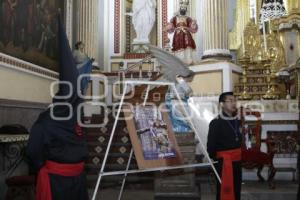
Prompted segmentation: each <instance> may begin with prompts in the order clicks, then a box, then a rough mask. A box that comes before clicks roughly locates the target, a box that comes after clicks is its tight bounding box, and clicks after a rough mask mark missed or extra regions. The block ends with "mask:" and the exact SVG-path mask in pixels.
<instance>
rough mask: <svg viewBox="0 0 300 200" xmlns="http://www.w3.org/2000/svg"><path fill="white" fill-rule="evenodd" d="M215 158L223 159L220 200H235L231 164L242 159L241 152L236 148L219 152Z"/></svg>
mask: <svg viewBox="0 0 300 200" xmlns="http://www.w3.org/2000/svg"><path fill="white" fill-rule="evenodd" d="M217 158H223V166H222V178H221V179H222V183H221V198H220V199H221V200H235V195H234V182H233V169H232V162H233V161H240V160H241V159H242V150H241V149H240V148H238V149H233V150H227V151H219V152H217Z"/></svg>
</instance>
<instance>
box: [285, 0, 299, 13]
mask: <svg viewBox="0 0 300 200" xmlns="http://www.w3.org/2000/svg"><path fill="white" fill-rule="evenodd" d="M287 7H288V14H292V13H299V12H300V1H299V0H288V1H287Z"/></svg>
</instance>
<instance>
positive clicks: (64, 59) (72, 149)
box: [27, 17, 93, 200]
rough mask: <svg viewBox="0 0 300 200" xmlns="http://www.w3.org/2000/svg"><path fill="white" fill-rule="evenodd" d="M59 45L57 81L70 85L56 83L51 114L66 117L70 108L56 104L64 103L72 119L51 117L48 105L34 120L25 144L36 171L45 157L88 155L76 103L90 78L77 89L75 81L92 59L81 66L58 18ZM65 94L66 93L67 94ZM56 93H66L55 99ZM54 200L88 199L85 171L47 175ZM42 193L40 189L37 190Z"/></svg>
mask: <svg viewBox="0 0 300 200" xmlns="http://www.w3.org/2000/svg"><path fill="white" fill-rule="evenodd" d="M58 41H59V42H58V44H59V64H60V66H59V80H60V81H67V82H69V83H70V84H71V85H72V87H68V86H67V85H65V84H59V87H58V92H57V93H56V96H55V97H53V101H52V102H53V103H54V104H53V105H52V107H53V115H54V116H55V117H59V118H62V117H67V116H69V111H70V110H69V107H67V106H64V105H57V104H55V103H64V104H67V105H69V106H71V107H72V108H73V112H72V113H71V116H72V117H71V118H69V119H67V120H58V119H54V118H52V117H51V115H50V110H51V109H50V108H48V109H47V110H46V111H44V112H43V113H41V114H40V116H39V117H38V119H37V121H36V122H35V123H34V125H33V127H32V129H31V131H30V137H29V141H28V145H27V155H28V156H29V158H30V160H31V161H32V163H33V165H34V166H35V168H36V169H37V170H39V169H40V168H41V167H43V166H44V164H45V161H46V160H50V161H54V162H57V163H62V164H75V163H79V162H83V161H84V160H85V159H86V158H87V156H88V148H87V144H86V140H85V138H84V134H82V132H81V131H79V130H80V129H79V128H78V126H77V117H78V116H80V113H77V112H78V110H77V108H78V106H79V105H80V104H81V103H82V102H83V99H81V98H80V97H79V95H78V93H79V92H78V91H81V92H82V91H85V89H86V87H87V85H88V81H89V78H85V79H84V80H81V84H80V88H79V87H78V84H77V80H78V77H79V75H80V74H83V73H84V74H89V73H90V72H91V70H92V62H93V60H92V59H91V60H88V61H87V62H86V64H85V65H83V66H82V67H81V68H80V69H77V68H76V64H75V61H74V58H73V55H72V51H71V48H70V46H69V42H68V39H67V35H66V33H65V30H64V28H63V25H62V22H61V20H60V17H58ZM70 93H71V95H70V96H68V94H70ZM59 96H68V97H66V98H63V99H62V98H58V97H59ZM49 179H50V187H51V192H52V198H53V200H87V199H88V193H87V187H86V178H85V172H82V173H81V174H80V175H78V176H72V177H66V176H59V175H54V174H49ZM38 192H41V191H38Z"/></svg>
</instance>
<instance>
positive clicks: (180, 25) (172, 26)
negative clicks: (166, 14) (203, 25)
mask: <svg viewBox="0 0 300 200" xmlns="http://www.w3.org/2000/svg"><path fill="white" fill-rule="evenodd" d="M187 5H188V1H181V3H180V10H179V15H176V16H174V17H173V18H172V19H171V21H170V23H168V25H167V27H166V31H167V32H168V33H174V36H173V43H172V51H173V52H174V54H175V55H176V56H177V57H179V58H180V59H181V60H182V61H183V62H184V63H186V64H188V65H189V64H192V62H193V59H192V53H193V50H195V49H196V44H195V41H194V39H193V37H192V33H196V32H197V30H198V25H197V22H196V21H195V20H193V19H192V18H190V17H188V16H186V12H187Z"/></svg>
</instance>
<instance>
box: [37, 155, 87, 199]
mask: <svg viewBox="0 0 300 200" xmlns="http://www.w3.org/2000/svg"><path fill="white" fill-rule="evenodd" d="M83 167H84V162H80V163H75V164H61V163H56V162H53V161H49V160H47V161H46V163H45V165H44V166H43V167H42V168H41V169H40V171H39V174H38V178H37V185H36V200H52V194H51V187H50V180H49V176H48V174H49V173H50V174H56V175H60V176H78V175H80V174H81V172H82V171H83Z"/></svg>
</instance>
